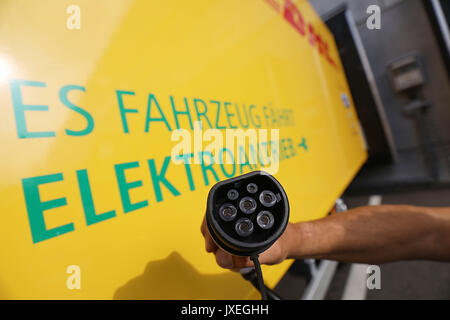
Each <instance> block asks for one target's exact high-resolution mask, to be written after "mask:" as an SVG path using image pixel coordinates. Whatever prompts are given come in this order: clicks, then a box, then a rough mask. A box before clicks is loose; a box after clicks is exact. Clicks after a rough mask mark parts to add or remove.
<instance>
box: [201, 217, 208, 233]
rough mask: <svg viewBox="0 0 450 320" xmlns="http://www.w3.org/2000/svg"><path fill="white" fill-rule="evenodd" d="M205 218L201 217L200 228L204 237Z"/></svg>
mask: <svg viewBox="0 0 450 320" xmlns="http://www.w3.org/2000/svg"><path fill="white" fill-rule="evenodd" d="M206 228H207V227H206V217H203V221H202V225H201V226H200V231H201V232H202V235H203V236H205V234H206Z"/></svg>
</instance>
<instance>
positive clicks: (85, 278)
mask: <svg viewBox="0 0 450 320" xmlns="http://www.w3.org/2000/svg"><path fill="white" fill-rule="evenodd" d="M73 5H75V6H73ZM0 106H1V107H0V141H1V149H0V150H1V157H0V163H1V179H0V195H1V198H2V201H1V204H0V209H1V213H0V216H1V223H0V242H1V244H0V248H1V249H0V252H1V254H0V298H2V299H22V298H26V299H111V298H116V299H228V298H232V299H241V298H257V297H258V295H257V294H256V291H255V290H254V289H253V288H252V286H251V285H250V284H249V283H248V282H246V281H245V280H243V279H242V278H241V276H240V275H238V274H235V273H232V272H229V271H226V270H222V269H220V268H219V267H218V266H217V265H216V263H215V260H214V257H213V256H212V255H208V254H206V252H205V251H204V241H203V237H202V235H201V233H200V223H201V221H202V219H203V215H204V211H205V207H206V197H207V194H208V191H209V189H210V187H211V186H212V185H213V184H214V183H215V182H216V181H217V180H218V179H219V180H223V179H226V178H227V177H228V176H231V175H232V174H234V175H235V176H236V175H239V174H241V171H242V173H245V172H249V171H252V170H257V169H260V167H259V166H257V165H251V164H250V165H248V164H247V165H244V166H242V165H237V166H236V167H235V169H236V170H235V172H232V174H230V169H229V168H228V171H226V170H225V171H224V170H223V169H224V168H225V167H224V168H222V167H221V166H220V165H218V164H217V163H215V164H213V165H212V167H210V168H207V169H205V167H202V165H200V164H191V165H190V166H189V168H187V166H186V165H184V164H175V163H173V162H172V161H170V155H171V150H172V148H173V147H174V145H175V144H176V142H174V141H172V140H171V134H172V132H173V131H175V130H176V129H178V128H180V129H187V130H189V132H192V129H193V124H194V123H195V121H197V120H200V121H201V124H202V127H203V128H205V129H208V128H218V129H220V130H222V131H223V130H225V129H230V128H255V129H264V128H272V129H273V128H275V129H279V137H280V155H281V158H280V167H279V170H278V172H277V173H276V174H275V177H276V178H277V179H278V180H279V181H280V183H281V184H282V185H283V187H284V189H285V190H286V193H287V195H288V197H289V199H290V206H291V221H305V220H311V219H317V218H320V217H323V216H325V215H326V214H327V212H328V211H329V209H330V208H331V207H332V205H333V203H334V200H335V199H336V198H338V197H339V195H340V194H341V193H342V192H343V190H344V189H345V188H346V186H347V185H348V184H349V182H350V181H351V179H352V178H353V176H354V175H355V174H356V172H357V171H358V169H359V168H360V166H361V165H362V163H363V162H364V161H365V159H366V151H365V146H364V142H363V138H362V134H361V130H360V127H359V122H358V118H357V115H356V112H355V109H354V108H353V105H352V101H351V97H350V92H349V89H348V86H347V83H346V80H345V76H344V72H343V69H342V65H341V63H340V61H339V56H338V53H337V50H336V46H335V44H334V40H333V38H332V36H331V34H330V32H329V31H328V30H327V28H326V26H325V25H324V24H323V23H322V22H321V20H320V18H319V17H318V16H317V15H316V13H315V12H314V10H313V9H312V7H311V6H310V5H309V3H308V2H307V1H288V0H283V1H281V0H280V1H278V0H245V1H242V0H193V1H181V0H178V1H177V0H164V1H156V0H154V1H149V0H115V1H110V0H96V1H92V0H70V1H66V0H41V1H33V0H3V1H1V2H0ZM239 112H240V113H239ZM245 114H247V118H246V119H247V122H246V121H245V119H244V118H245V117H244V115H245ZM188 169H189V170H188ZM189 172H190V173H189ZM227 175H228V176H227ZM290 264H291V262H290V261H286V262H284V263H282V264H281V265H278V266H272V267H268V266H265V267H264V268H263V272H264V276H265V281H266V283H267V284H268V285H269V286H270V287H273V286H275V285H276V283H277V282H278V281H279V279H280V278H281V277H282V275H283V274H284V273H285V271H286V270H287V269H288V267H289V266H290ZM74 275H77V276H79V279H80V281H79V283H80V287H79V288H78V287H73V286H71V285H70V283H71V281H72V280H73V278H71V277H72V276H74Z"/></svg>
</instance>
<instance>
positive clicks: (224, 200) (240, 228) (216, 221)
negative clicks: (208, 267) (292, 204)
mask: <svg viewBox="0 0 450 320" xmlns="http://www.w3.org/2000/svg"><path fill="white" fill-rule="evenodd" d="M288 221H289V202H288V199H287V196H286V192H285V191H284V189H283V187H282V186H281V184H280V183H279V182H278V181H277V180H276V179H275V178H274V177H273V176H271V175H269V174H267V173H265V172H263V171H255V172H251V173H248V174H245V175H242V176H239V177H236V178H232V179H229V180H225V181H221V182H219V183H217V184H216V185H214V186H213V187H212V188H211V190H210V192H209V195H208V202H207V209H206V224H207V227H208V230H209V233H210V234H211V237H212V238H213V239H214V241H215V242H216V243H217V245H218V246H219V247H221V248H222V249H223V250H225V251H227V252H229V253H231V254H233V255H237V256H247V257H250V258H251V260H252V261H253V263H254V265H255V272H256V275H257V281H258V284H259V288H260V292H261V296H262V298H263V299H265V298H266V291H265V286H264V282H263V277H262V272H261V267H260V264H259V260H258V254H260V253H261V252H264V251H265V250H267V249H268V248H270V247H271V246H272V244H273V243H274V242H275V241H276V240H277V239H278V238H279V237H280V236H281V235H282V234H283V232H284V230H285V229H286V226H287V224H288Z"/></svg>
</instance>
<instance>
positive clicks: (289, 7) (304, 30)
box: [265, 0, 337, 67]
mask: <svg viewBox="0 0 450 320" xmlns="http://www.w3.org/2000/svg"><path fill="white" fill-rule="evenodd" d="M281 1H282V2H283V4H284V6H283V4H282V3H281ZM265 2H266V3H267V4H269V5H270V6H271V7H272V8H273V9H274V10H275V11H277V12H278V13H281V11H283V17H284V19H286V21H287V22H289V24H290V25H292V26H293V27H294V28H295V29H296V30H297V31H298V33H300V35H302V36H307V37H308V41H309V43H310V44H311V46H313V47H315V48H317V50H318V51H319V54H321V55H322V56H324V58H325V59H326V60H327V61H328V62H329V63H330V64H331V65H333V66H334V67H337V65H336V63H335V62H334V60H333V59H332V58H331V57H330V51H329V46H328V43H327V42H326V41H325V40H323V39H322V37H321V36H320V34H318V33H317V32H315V30H314V26H313V25H312V24H311V23H306V21H305V19H304V17H303V14H302V12H301V11H300V9H299V8H298V7H297V6H296V5H295V4H294V3H293V2H292V0H265ZM282 6H283V9H282Z"/></svg>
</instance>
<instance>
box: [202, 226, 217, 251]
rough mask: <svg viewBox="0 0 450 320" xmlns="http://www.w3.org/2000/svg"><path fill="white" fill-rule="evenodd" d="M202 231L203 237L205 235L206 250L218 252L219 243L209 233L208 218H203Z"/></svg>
mask: <svg viewBox="0 0 450 320" xmlns="http://www.w3.org/2000/svg"><path fill="white" fill-rule="evenodd" d="M200 231H201V232H202V234H203V237H205V250H206V252H216V250H217V248H218V247H217V245H216V243H215V242H214V240H213V238H212V237H211V235H210V234H209V230H208V227H207V226H206V219H205V218H203V222H202V226H201V227H200Z"/></svg>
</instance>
